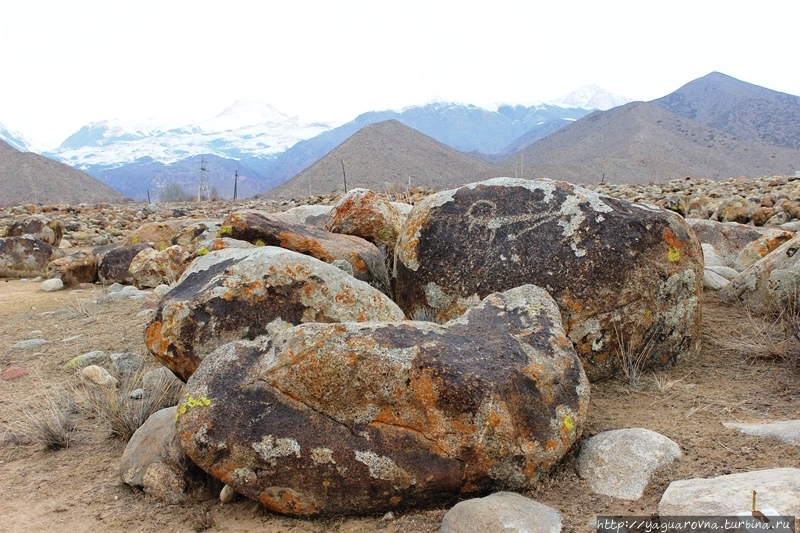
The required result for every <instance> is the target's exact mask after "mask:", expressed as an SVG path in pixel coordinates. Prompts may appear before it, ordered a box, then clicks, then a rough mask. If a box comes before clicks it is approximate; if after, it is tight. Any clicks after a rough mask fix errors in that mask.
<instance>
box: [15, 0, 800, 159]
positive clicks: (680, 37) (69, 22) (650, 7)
mask: <svg viewBox="0 0 800 533" xmlns="http://www.w3.org/2000/svg"><path fill="white" fill-rule="evenodd" d="M797 11H798V10H797V9H795V6H794V4H793V2H789V1H787V0H780V1H778V0H775V1H773V0H761V1H759V2H748V3H739V2H730V1H710V0H691V1H685V0H670V1H663V0H662V1H654V2H643V1H641V0H638V1H618V0H607V1H605V2H600V1H597V0H592V1H583V0H577V1H572V2H569V1H565V2H554V1H552V0H549V1H545V0H540V1H538V2H537V1H533V0H527V1H526V0H516V1H507V0H491V1H485V2H484V1H481V2H475V1H469V0H459V1H457V2H456V1H452V2H451V1H437V0H425V1H420V2H417V1H415V0H403V1H393V2H386V1H381V0H370V1H349V0H308V1H304V0H291V1H281V2H277V1H276V2H272V1H253V0H224V1H223V0H220V1H208V0H135V1H125V0H68V1H67V0H25V1H15V2H13V3H12V2H9V3H7V4H4V6H3V9H2V17H0V50H2V56H1V57H0V76H2V77H1V78H0V123H2V124H4V125H5V126H6V127H8V128H10V129H12V130H16V131H18V132H20V133H22V134H23V135H25V136H27V137H28V138H30V139H31V140H33V141H34V142H35V143H36V144H37V145H38V146H40V147H43V148H54V147H55V146H57V145H58V144H60V143H61V142H62V141H63V140H64V139H66V137H68V136H69V135H71V134H72V133H74V132H75V131H77V130H78V129H79V128H80V127H81V126H83V125H86V124H88V123H90V122H94V121H99V120H103V119H111V118H117V119H123V120H137V121H138V120H147V119H151V118H155V119H158V120H161V121H170V122H175V123H176V124H177V123H189V122H197V121H201V120H203V119H206V118H210V117H212V116H214V115H216V114H217V113H219V112H220V111H222V110H223V109H224V108H225V107H227V106H228V105H230V104H232V103H233V102H234V101H236V100H239V99H248V100H257V101H262V102H266V103H268V104H270V105H272V106H273V107H275V108H276V109H278V110H279V111H282V112H284V113H286V114H289V115H292V116H294V115H299V116H300V117H301V119H302V120H305V121H318V120H321V121H337V122H345V121H348V120H351V119H353V118H355V116H357V115H358V114H360V113H363V112H365V111H371V110H381V109H394V108H401V107H404V106H408V105H416V104H425V103H427V102H429V101H432V100H434V99H438V100H447V101H456V102H462V103H470V104H475V105H480V106H484V107H491V106H493V105H496V104H498V103H512V104H517V103H519V104H532V103H538V102H542V101H547V100H551V99H554V98H558V97H561V96H564V95H565V94H567V93H569V92H571V91H572V90H574V89H576V88H578V87H579V86H581V85H584V84H596V85H599V86H601V87H602V88H604V89H606V90H608V91H610V92H613V93H617V94H621V95H623V96H627V97H630V98H633V99H636V100H652V99H654V98H658V97H660V96H663V95H665V94H668V93H670V92H672V91H674V90H675V89H677V88H678V87H680V86H681V85H683V84H685V83H687V82H689V81H691V80H693V79H696V78H699V77H701V76H704V75H705V74H708V73H709V72H712V71H719V72H723V73H725V74H728V75H731V76H734V77H736V78H739V79H741V80H744V81H748V82H751V83H755V84H757V85H762V86H765V87H768V88H770V89H774V90H778V91H782V92H787V93H791V94H795V95H800V68H798V64H800V63H799V62H798V50H800V46H798V44H797V35H798V28H800V20H798V18H797Z"/></svg>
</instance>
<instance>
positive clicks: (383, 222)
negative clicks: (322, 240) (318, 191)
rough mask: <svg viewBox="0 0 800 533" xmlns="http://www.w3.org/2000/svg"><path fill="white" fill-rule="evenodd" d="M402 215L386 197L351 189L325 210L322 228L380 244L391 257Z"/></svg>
mask: <svg viewBox="0 0 800 533" xmlns="http://www.w3.org/2000/svg"><path fill="white" fill-rule="evenodd" d="M403 218H404V217H403V216H402V215H401V214H400V212H399V211H398V210H397V209H396V208H395V207H394V206H393V205H392V204H391V203H390V202H389V201H387V200H385V199H383V198H381V197H380V196H378V195H377V194H376V193H374V192H372V191H370V190H367V189H353V190H351V191H349V192H348V193H347V194H345V195H344V196H342V198H341V199H340V200H339V201H338V202H336V204H335V205H334V206H333V209H331V211H330V212H329V213H328V218H327V222H326V225H325V229H327V230H328V231H332V232H334V233H344V234H346V235H355V236H356V237H361V238H362V239H365V240H367V241H369V242H371V243H372V244H374V245H375V246H383V247H384V248H385V249H386V250H387V252H388V256H389V257H394V246H395V244H396V243H397V236H398V235H399V233H400V225H401V224H402V223H403Z"/></svg>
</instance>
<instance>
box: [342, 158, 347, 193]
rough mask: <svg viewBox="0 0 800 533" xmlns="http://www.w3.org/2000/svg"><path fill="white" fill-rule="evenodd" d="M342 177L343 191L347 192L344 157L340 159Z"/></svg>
mask: <svg viewBox="0 0 800 533" xmlns="http://www.w3.org/2000/svg"><path fill="white" fill-rule="evenodd" d="M342 177H343V178H344V193H345V194H347V174H345V172H344V159H342Z"/></svg>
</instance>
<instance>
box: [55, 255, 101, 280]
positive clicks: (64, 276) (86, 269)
mask: <svg viewBox="0 0 800 533" xmlns="http://www.w3.org/2000/svg"><path fill="white" fill-rule="evenodd" d="M47 277H48V278H58V279H60V280H61V281H63V282H64V285H66V286H67V287H74V286H76V285H80V284H81V283H94V282H95V280H97V259H96V258H95V256H94V255H93V254H91V253H88V252H83V251H78V252H74V253H71V254H70V255H68V256H66V257H60V258H58V259H54V260H53V261H50V263H49V264H48V265H47Z"/></svg>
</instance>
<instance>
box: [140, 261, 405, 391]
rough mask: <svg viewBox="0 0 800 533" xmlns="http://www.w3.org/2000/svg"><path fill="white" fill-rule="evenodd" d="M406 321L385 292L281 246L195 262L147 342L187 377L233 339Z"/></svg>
mask: <svg viewBox="0 0 800 533" xmlns="http://www.w3.org/2000/svg"><path fill="white" fill-rule="evenodd" d="M402 319H403V312H402V311H401V310H400V309H399V308H398V307H397V305H395V303H394V302H392V301H391V300H390V299H389V298H388V297H387V296H386V295H384V294H383V293H381V292H380V291H378V290H377V289H375V288H373V287H371V286H370V285H368V284H366V283H364V282H362V281H359V280H357V279H355V278H353V277H352V276H350V275H348V274H346V273H345V272H343V271H342V270H340V269H338V268H336V267H335V266H333V265H329V264H327V263H324V262H323V261H320V260H318V259H314V258H313V257H310V256H307V255H303V254H299V253H296V252H292V251H290V250H285V249H282V248H277V247H274V246H261V247H255V248H226V249H223V250H217V251H212V252H208V253H207V254H205V255H203V256H200V257H198V258H196V259H195V260H194V262H192V263H191V264H190V266H189V267H188V268H187V269H186V271H184V273H183V275H182V276H181V278H180V279H179V280H178V282H177V283H176V285H175V286H174V287H173V288H172V290H170V291H169V292H168V293H167V294H165V295H164V297H163V298H162V299H161V301H160V303H159V305H158V308H157V309H156V313H155V316H154V317H153V319H152V320H151V322H150V323H149V325H148V326H147V329H146V338H145V342H146V344H147V347H148V349H149V350H150V352H151V353H152V354H153V355H155V356H156V358H158V359H159V360H160V361H161V362H162V363H163V364H164V365H165V366H167V367H168V368H169V369H171V370H172V371H173V372H174V373H175V374H176V375H177V376H179V377H181V379H183V380H184V381H185V380H186V379H188V378H189V376H191V374H192V372H194V370H195V368H197V365H198V364H199V363H200V361H201V360H202V359H203V358H204V357H205V356H206V355H207V354H208V353H210V352H211V351H213V350H214V349H215V348H217V347H218V346H220V345H221V344H224V343H226V342H231V341H235V340H240V339H254V338H255V337H258V336H259V335H265V334H269V333H273V332H274V331H276V330H280V329H285V328H287V327H290V326H292V325H295V324H300V323H302V322H363V321H376V320H402Z"/></svg>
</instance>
